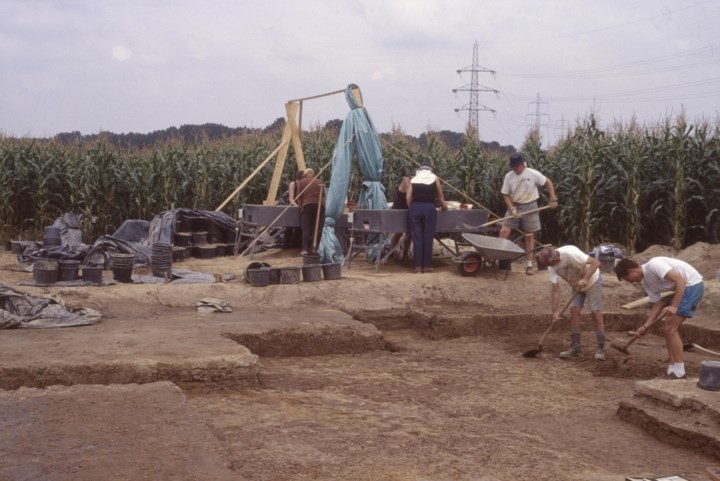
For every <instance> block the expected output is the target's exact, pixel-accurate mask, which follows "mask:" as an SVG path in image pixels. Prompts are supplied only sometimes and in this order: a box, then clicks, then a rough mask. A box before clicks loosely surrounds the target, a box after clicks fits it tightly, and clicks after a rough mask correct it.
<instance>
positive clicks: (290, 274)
mask: <svg viewBox="0 0 720 481" xmlns="http://www.w3.org/2000/svg"><path fill="white" fill-rule="evenodd" d="M298 282H300V268H299V267H281V268H280V284H297V283H298Z"/></svg>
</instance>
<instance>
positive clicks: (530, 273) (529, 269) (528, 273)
mask: <svg viewBox="0 0 720 481" xmlns="http://www.w3.org/2000/svg"><path fill="white" fill-rule="evenodd" d="M525 274H527V275H529V276H533V275H535V273H534V272H533V268H532V266H527V267H526V268H525Z"/></svg>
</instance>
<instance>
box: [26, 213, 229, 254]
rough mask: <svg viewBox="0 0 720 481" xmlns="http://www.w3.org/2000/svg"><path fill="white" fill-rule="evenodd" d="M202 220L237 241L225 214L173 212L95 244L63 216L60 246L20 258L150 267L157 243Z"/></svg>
mask: <svg viewBox="0 0 720 481" xmlns="http://www.w3.org/2000/svg"><path fill="white" fill-rule="evenodd" d="M192 218H203V219H206V221H207V225H208V226H211V225H212V226H214V227H215V228H217V229H218V231H219V232H221V233H222V235H223V236H224V238H234V235H235V224H236V223H235V220H233V218H232V217H230V216H229V215H227V214H225V213H223V212H215V211H206V210H196V209H173V210H169V211H165V212H162V213H160V214H158V215H156V216H155V217H154V218H153V220H152V221H146V220H136V219H128V220H126V221H125V222H123V224H122V225H121V226H120V228H118V229H117V230H116V231H115V232H114V233H113V234H112V235H102V236H100V237H98V238H97V239H96V240H95V242H94V243H93V244H92V245H87V244H83V243H82V240H81V239H82V231H81V230H80V222H79V221H78V218H77V216H76V215H75V214H73V213H67V214H64V215H63V216H62V217H60V218H59V219H57V220H56V221H55V222H54V224H53V225H54V226H56V227H60V238H61V245H59V246H37V245H32V243H31V245H27V246H25V248H24V250H23V252H22V254H19V255H18V260H19V261H20V262H28V263H29V262H33V261H35V260H38V259H58V260H60V259H70V260H79V261H81V264H82V265H84V266H85V265H97V266H104V267H105V268H109V267H111V266H110V260H111V258H112V254H113V253H124V254H134V255H135V262H134V267H143V266H149V265H150V263H151V257H152V245H153V244H154V243H156V242H161V243H166V244H173V243H174V239H175V232H176V226H177V223H178V222H179V221H182V220H184V219H192Z"/></svg>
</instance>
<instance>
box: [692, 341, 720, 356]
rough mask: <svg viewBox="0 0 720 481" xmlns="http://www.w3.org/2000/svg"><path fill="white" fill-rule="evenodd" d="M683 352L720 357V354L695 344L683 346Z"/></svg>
mask: <svg viewBox="0 0 720 481" xmlns="http://www.w3.org/2000/svg"><path fill="white" fill-rule="evenodd" d="M683 351H693V352H701V353H703V354H709V355H710V356H716V357H720V352H717V351H713V350H711V349H707V348H705V347H702V346H701V345H699V344H695V343H694V342H691V343H689V344H683Z"/></svg>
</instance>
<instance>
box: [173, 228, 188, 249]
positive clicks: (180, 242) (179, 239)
mask: <svg viewBox="0 0 720 481" xmlns="http://www.w3.org/2000/svg"><path fill="white" fill-rule="evenodd" d="M190 244H192V232H176V233H175V245H176V246H178V247H185V246H189V245H190Z"/></svg>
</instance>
